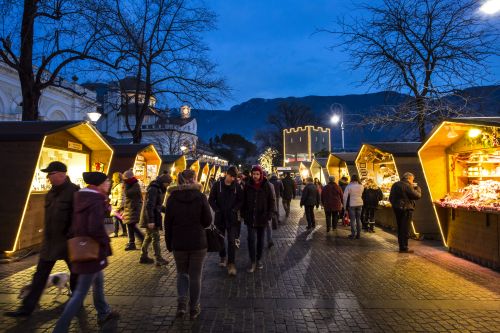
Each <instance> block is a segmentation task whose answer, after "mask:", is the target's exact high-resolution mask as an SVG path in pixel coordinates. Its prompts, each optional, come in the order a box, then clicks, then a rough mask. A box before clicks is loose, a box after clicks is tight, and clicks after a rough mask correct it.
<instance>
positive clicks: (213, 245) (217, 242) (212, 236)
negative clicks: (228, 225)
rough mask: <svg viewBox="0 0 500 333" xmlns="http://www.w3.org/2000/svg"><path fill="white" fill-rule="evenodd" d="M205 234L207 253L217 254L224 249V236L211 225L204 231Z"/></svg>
mask: <svg viewBox="0 0 500 333" xmlns="http://www.w3.org/2000/svg"><path fill="white" fill-rule="evenodd" d="M205 232H206V234H207V245H208V247H207V252H219V251H221V250H222V249H223V248H224V239H225V237H224V235H223V234H222V233H221V232H220V231H219V230H218V229H217V227H216V226H215V225H214V224H213V223H212V224H211V225H210V226H209V227H208V228H206V229H205Z"/></svg>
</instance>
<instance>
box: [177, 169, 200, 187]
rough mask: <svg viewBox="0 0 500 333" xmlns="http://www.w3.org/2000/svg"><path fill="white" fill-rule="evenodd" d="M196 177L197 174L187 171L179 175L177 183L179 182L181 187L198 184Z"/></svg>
mask: <svg viewBox="0 0 500 333" xmlns="http://www.w3.org/2000/svg"><path fill="white" fill-rule="evenodd" d="M195 175H196V173H195V172H194V170H191V169H186V170H184V171H182V172H181V173H179V176H178V178H177V181H178V182H179V185H183V184H194V183H196V179H195Z"/></svg>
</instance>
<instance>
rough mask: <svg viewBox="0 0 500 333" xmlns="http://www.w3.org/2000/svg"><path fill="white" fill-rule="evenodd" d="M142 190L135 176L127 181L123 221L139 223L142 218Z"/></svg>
mask: <svg viewBox="0 0 500 333" xmlns="http://www.w3.org/2000/svg"><path fill="white" fill-rule="evenodd" d="M141 210H142V192H141V186H140V185H139V182H138V181H137V179H135V178H131V179H128V180H126V181H125V205H124V207H123V223H125V224H132V223H138V222H139V220H140V218H141Z"/></svg>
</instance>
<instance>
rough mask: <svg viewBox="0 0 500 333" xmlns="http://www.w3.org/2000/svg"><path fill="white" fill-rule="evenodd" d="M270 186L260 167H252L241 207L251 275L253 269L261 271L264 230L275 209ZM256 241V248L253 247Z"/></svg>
mask: <svg viewBox="0 0 500 333" xmlns="http://www.w3.org/2000/svg"><path fill="white" fill-rule="evenodd" d="M272 191H273V190H272V188H271V184H270V183H269V181H268V180H267V179H266V178H265V177H264V172H263V170H262V168H261V166H260V165H255V166H253V167H252V175H251V178H250V180H249V181H248V183H247V184H246V186H245V190H244V191H243V205H242V207H241V213H242V214H241V215H242V216H243V219H244V220H245V224H246V225H247V228H248V252H249V255H250V262H251V265H250V268H249V269H248V270H247V271H248V272H249V273H253V272H254V271H255V268H258V269H262V268H264V265H263V264H262V262H261V259H262V251H263V249H264V230H265V227H266V225H268V223H269V221H270V220H271V218H272V217H273V214H274V210H275V209H276V202H275V200H274V196H273V192H272ZM255 241H257V247H255Z"/></svg>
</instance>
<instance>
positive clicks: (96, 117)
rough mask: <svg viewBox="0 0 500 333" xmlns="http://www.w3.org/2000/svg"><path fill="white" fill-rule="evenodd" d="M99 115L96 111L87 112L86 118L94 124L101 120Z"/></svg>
mask: <svg viewBox="0 0 500 333" xmlns="http://www.w3.org/2000/svg"><path fill="white" fill-rule="evenodd" d="M101 116H102V115H101V113H100V112H97V111H92V112H87V117H89V119H90V121H91V122H92V123H93V124H95V123H97V121H98V120H99V118H101Z"/></svg>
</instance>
